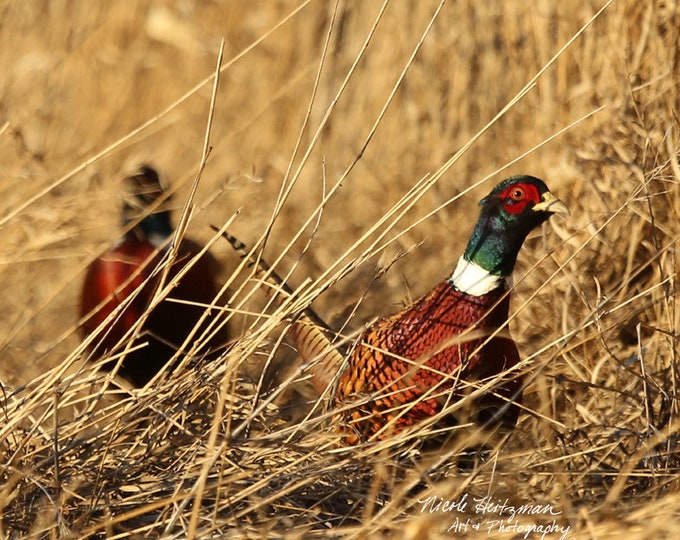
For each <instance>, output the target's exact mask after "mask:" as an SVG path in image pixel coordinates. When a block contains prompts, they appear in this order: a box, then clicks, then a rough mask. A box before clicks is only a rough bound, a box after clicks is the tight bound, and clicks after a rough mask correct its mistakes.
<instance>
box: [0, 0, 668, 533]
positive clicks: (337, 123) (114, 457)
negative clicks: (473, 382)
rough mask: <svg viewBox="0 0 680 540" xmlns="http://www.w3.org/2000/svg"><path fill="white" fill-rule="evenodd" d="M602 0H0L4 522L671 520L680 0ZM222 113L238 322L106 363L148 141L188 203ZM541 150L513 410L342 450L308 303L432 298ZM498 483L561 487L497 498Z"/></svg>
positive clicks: (319, 529) (313, 527)
mask: <svg viewBox="0 0 680 540" xmlns="http://www.w3.org/2000/svg"><path fill="white" fill-rule="evenodd" d="M603 6H604V2H576V1H575V0H569V1H564V2H549V1H548V2H524V3H518V2H516V3H507V2H502V1H500V0H499V1H497V2H485V3H476V2H448V3H444V4H443V5H442V6H441V10H440V11H438V10H439V9H440V4H439V3H438V2H436V1H434V2H420V1H415V0H414V1H401V0H400V1H392V2H386V3H385V4H384V5H383V4H380V3H377V2H359V1H351V0H350V1H347V2H341V3H339V4H337V5H336V4H333V3H330V4H329V3H325V2H287V1H281V2H277V3H274V2H268V1H267V2H264V1H262V2H247V3H246V2H242V3H220V2H205V3H200V4H199V3H196V4H194V3H192V2H171V1H169V0H168V1H163V2H148V1H145V0H137V1H133V2H126V3H118V4H113V5H112V6H110V7H109V8H106V9H105V8H104V7H101V8H98V7H94V6H93V5H91V4H90V3H88V2H72V3H58V2H44V3H40V2H31V3H22V2H10V3H8V4H6V5H5V6H4V7H2V8H0V12H1V13H2V17H1V20H2V22H1V23H0V25H1V26H0V28H2V33H1V34H0V40H1V41H2V42H3V43H4V44H5V47H0V61H1V63H0V66H2V67H1V68H0V71H1V72H2V73H3V77H1V78H0V167H1V170H2V180H0V209H1V213H0V216H1V217H0V228H1V229H2V237H3V242H2V245H1V246H0V260H1V261H2V265H1V266H0V275H1V279H2V283H3V289H4V291H5V294H3V296H2V300H0V302H2V306H1V309H0V313H2V319H1V320H2V325H1V326H0V351H1V357H2V362H0V384H1V390H2V394H1V395H0V416H1V417H2V421H1V422H0V475H1V477H2V482H1V483H0V508H1V509H2V513H1V515H2V520H1V522H0V523H1V530H2V534H3V535H4V536H6V537H12V538H16V537H24V536H32V537H54V538H58V537H105V536H106V537H121V538H122V537H186V536H192V537H209V536H213V537H215V536H216V537H258V538H267V537H271V538H276V537H287V538H288V537H290V538H296V537H297V538H301V537H305V538H306V537H322V536H323V537H326V536H342V537H344V536H350V537H383V536H388V537H395V538H414V539H415V538H438V537H439V538H448V537H452V536H456V535H462V534H463V533H464V534H465V535H466V536H467V537H471V538H476V537H479V538H513V537H516V536H523V535H524V533H525V529H522V528H521V527H531V526H538V525H544V526H546V525H547V524H550V523H551V522H552V521H553V520H554V522H555V526H556V527H561V528H562V529H560V530H553V531H551V532H549V533H548V534H546V535H545V538H561V537H563V536H562V532H564V531H567V528H568V533H567V534H566V536H564V537H565V538H571V537H573V538H607V537H612V536H615V535H616V536H621V535H625V537H626V538H635V539H643V538H655V539H657V538H674V537H676V536H677V534H678V521H679V520H678V518H679V517H680V491H679V486H678V478H680V471H679V470H678V467H679V466H680V459H679V455H678V435H677V434H678V427H679V424H678V423H679V421H680V420H679V417H678V396H677V386H678V376H679V373H678V368H677V365H678V362H677V345H676V342H677V332H678V330H677V328H678V327H679V321H678V319H679V317H680V314H679V313H678V309H677V306H676V293H677V283H676V267H677V263H676V253H675V249H676V242H677V237H678V233H679V232H680V228H679V226H678V212H679V210H680V194H679V193H678V182H679V181H680V164H679V158H678V154H679V153H680V125H679V123H678V110H680V107H679V105H680V89H679V88H678V81H680V61H679V51H680V46H679V45H678V43H679V41H680V40H679V37H680V36H679V34H680V6H679V5H678V4H677V2H671V1H661V0H654V1H650V2H637V1H633V0H614V1H613V2H611V3H610V4H609V5H607V7H606V8H605V9H604V10H603V11H602V12H601V13H599V14H598V10H600V8H602V7H603ZM596 14H597V15H596ZM430 23H431V26H429V25H430ZM223 36H224V38H225V54H224V61H223V63H222V71H221V74H220V86H219V89H218V91H217V93H216V94H215V105H214V107H213V108H212V109H211V107H210V100H211V91H212V80H211V79H210V77H211V75H212V74H213V73H214V70H215V63H216V58H217V53H218V51H219V49H220V40H221V38H222V37H223ZM572 38H573V42H572V43H571V44H570V45H569V47H567V48H566V49H564V50H562V48H563V46H564V45H565V44H567V43H568V42H569V41H570V40H572ZM560 51H561V52H560ZM536 75H538V77H537V78H535V79H534V77H535V76H536ZM525 90H526V92H525ZM501 112H502V114H500V115H499V113H501ZM210 114H212V118H213V125H212V131H211V134H210V147H211V151H210V153H209V156H208V160H207V164H206V167H205V170H204V171H203V172H202V174H201V175H200V183H199V184H198V190H197V192H196V194H195V196H194V197H193V199H191V202H192V203H193V205H194V206H193V212H192V213H191V219H190V225H189V232H188V234H189V235H190V236H192V237H194V238H198V239H199V240H200V241H202V242H204V243H205V242H208V241H211V240H212V241H214V244H213V245H212V251H213V253H215V255H216V256H217V257H218V258H219V259H220V260H221V261H222V262H223V264H224V271H223V279H224V283H225V284H228V285H229V287H230V289H231V290H232V291H233V295H232V298H231V302H230V304H229V305H228V306H227V307H226V309H225V311H224V316H225V318H229V319H230V324H231V325H232V328H233V329H234V332H233V333H234V335H239V336H242V337H241V338H240V339H239V340H237V341H236V342H235V343H233V344H232V347H231V348H230V349H229V351H228V352H227V353H226V354H225V355H224V356H223V357H222V358H221V359H220V360H218V361H215V362H211V363H209V364H199V366H198V367H196V368H193V367H192V368H188V367H186V365H185V364H186V363H183V364H182V365H180V366H179V367H178V369H177V370H175V371H174V372H173V373H172V374H167V373H166V374H163V375H162V376H161V377H160V378H159V379H158V380H157V381H155V382H154V383H152V384H151V385H149V386H148V387H147V388H144V389H142V390H139V391H137V390H129V389H128V388H125V385H121V384H120V383H119V382H118V381H116V380H112V379H107V377H106V376H105V375H103V374H101V373H99V372H97V371H96V369H95V368H94V367H93V366H92V365H91V364H89V363H87V362H86V361H85V355H84V354H83V348H82V347H81V346H80V343H79V339H78V337H77V332H76V331H75V330H76V328H77V324H78V321H77V320H76V313H77V309H76V305H77V298H78V290H79V285H80V282H81V280H82V277H83V271H84V269H85V267H86V265H87V264H88V263H89V262H90V261H91V260H92V259H93V258H94V257H96V256H97V255H98V254H99V253H100V252H102V251H103V250H104V249H106V247H107V246H108V245H109V244H110V243H111V242H113V241H115V239H116V238H117V237H118V235H119V234H120V230H119V228H118V224H117V208H118V201H119V196H120V193H119V189H120V182H119V179H120V178H121V177H122V176H123V174H125V172H127V171H128V170H129V169H130V167H133V166H135V165H137V164H139V163H140V162H152V163H154V164H155V165H156V166H157V167H158V168H159V170H160V171H161V172H163V173H164V174H165V176H166V178H167V179H168V180H169V181H170V182H171V183H172V184H173V189H176V191H177V195H176V197H175V199H174V200H175V201H177V204H178V207H177V212H176V221H177V220H178V219H179V216H180V214H181V210H182V208H181V206H182V204H183V203H184V202H186V201H189V200H190V196H189V193H190V189H191V185H192V181H193V179H194V177H195V176H196V172H197V170H198V168H199V163H200V161H201V152H202V147H203V140H204V135H205V131H206V124H207V121H208V117H209V115H210ZM520 172H524V173H528V174H534V175H537V176H540V177H542V178H544V179H545V180H546V182H547V183H548V185H549V186H550V188H551V190H552V191H553V192H554V193H556V194H557V195H558V196H559V197H560V198H561V199H563V200H565V201H566V202H567V203H568V204H569V206H570V208H571V211H572V214H571V216H570V217H569V218H568V219H564V220H553V221H552V222H551V223H550V224H549V225H547V226H545V227H544V229H543V234H539V235H535V236H534V237H533V238H532V239H530V240H529V241H528V242H527V245H526V246H525V248H524V249H523V251H522V254H521V255H520V264H519V269H518V271H517V273H516V279H515V283H516V291H515V293H516V296H515V298H514V302H513V307H512V311H513V313H514V317H513V320H512V322H511V329H512V332H513V335H514V336H515V338H516V340H517V342H518V343H519V346H520V351H521V352H522V354H523V357H524V358H525V361H524V363H523V365H522V369H524V370H526V373H527V381H528V385H527V389H526V391H525V396H526V399H525V406H526V411H525V413H524V414H523V415H522V416H521V418H520V421H519V424H518V426H517V429H516V430H515V432H514V433H513V434H512V435H511V436H510V437H509V438H507V439H506V440H504V441H501V442H500V443H499V444H498V445H497V446H496V447H495V449H494V451H493V452H492V453H491V455H490V456H489V457H488V458H487V459H486V460H485V461H482V462H479V461H478V462H475V463H474V464H473V465H472V466H470V467H459V465H460V459H459V457H458V454H459V452H458V450H457V449H455V448H452V449H449V450H447V451H443V452H440V453H434V454H426V455H423V454H421V453H420V452H418V451H417V450H415V449H413V448H411V446H409V445H404V444H403V441H398V440H395V441H392V442H391V443H390V444H381V445H375V446H367V447H361V448H354V449H342V448H338V447H337V446H336V444H335V435H334V433H333V431H332V430H330V429H328V427H327V424H326V422H325V419H324V417H323V415H321V416H318V415H317V416H315V415H312V416H309V417H307V416H305V414H304V412H305V411H308V410H309V406H310V403H303V404H301V405H297V406H294V403H296V402H294V401H293V398H294V397H295V396H296V397H295V399H296V400H297V402H300V401H305V400H306V399H308V393H306V391H305V388H304V383H299V382H298V381H297V379H299V378H300V376H301V375H303V374H300V373H295V372H290V371H286V369H285V365H286V361H287V360H285V359H290V358H291V357H292V356H293V355H292V353H291V351H290V348H289V347H288V345H286V342H285V340H282V331H283V330H284V329H285V324H286V320H287V317H288V316H289V315H290V314H291V313H294V312H295V311H296V310H299V309H300V308H302V307H305V306H307V305H308V304H310V303H311V302H313V305H314V307H315V309H316V310H317V312H319V313H320V314H321V315H323V316H324V317H326V318H327V319H328V320H332V321H333V324H334V326H336V327H338V328H340V327H342V326H343V325H345V324H346V326H345V327H344V331H345V332H346V333H347V334H348V335H350V334H351V333H352V332H354V331H358V330H360V329H361V328H362V326H363V324H365V323H366V322H368V321H370V320H372V319H373V318H375V317H377V316H380V315H384V314H386V313H387V312H390V311H393V310H395V309H396V308H397V306H398V305H399V304H400V303H402V302H406V301H408V300H409V299H411V298H414V297H417V296H418V295H420V294H422V293H423V292H425V291H426V290H427V289H428V288H430V287H431V286H432V285H433V284H434V283H436V282H437V281H438V280H440V279H441V278H442V277H444V276H445V275H447V274H448V273H449V272H450V269H451V267H452V265H453V262H454V261H455V260H456V258H457V256H458V254H459V252H460V250H461V249H462V247H463V245H464V243H465V241H466V239H467V234H468V233H469V231H470V229H471V227H472V224H473V221H474V219H476V209H475V207H474V204H475V203H476V201H477V200H478V199H479V198H480V197H481V196H482V195H483V194H485V193H486V192H487V191H488V189H489V188H490V186H491V185H492V184H493V182H495V181H498V180H500V179H501V178H503V177H505V176H508V175H510V174H514V173H520ZM491 176H493V179H490V177H491ZM482 182H484V185H482V186H481V187H479V186H480V185H481V184H482ZM237 212H238V215H236V213H237ZM227 223H229V230H230V231H232V232H233V233H234V234H236V235H237V236H239V237H240V238H242V239H243V240H246V241H247V242H248V243H249V244H251V245H252V246H254V247H256V248H257V249H258V250H262V253H263V254H264V256H265V257H266V258H267V260H268V261H269V262H270V263H272V264H273V265H275V266H276V268H277V271H279V273H281V274H282V275H285V276H288V278H289V283H290V284H291V285H293V286H297V288H296V291H295V295H294V297H293V298H292V299H291V300H290V301H289V302H287V303H286V304H285V305H284V307H283V308H278V307H277V306H275V305H273V304H270V303H269V298H268V297H267V296H266V295H264V294H263V291H262V289H263V285H262V283H260V282H259V281H258V280H256V279H252V278H251V277H250V276H251V275H252V269H251V268H249V267H248V266H247V265H245V264H242V261H241V260H240V259H238V257H236V256H235V255H234V254H233V253H231V250H230V248H229V247H228V245H227V243H226V242H224V241H222V240H221V239H220V238H218V235H217V234H216V233H215V232H214V231H213V230H212V229H211V227H210V225H215V226H217V227H218V228H219V227H222V226H223V225H225V224H227ZM170 296H171V292H170ZM197 339H201V337H200V336H199V337H197ZM294 392H295V393H294ZM300 396H303V397H300ZM301 411H302V412H301ZM487 496H488V497H491V499H490V501H491V502H492V503H494V504H502V503H503V502H504V501H506V500H507V503H506V504H507V505H513V506H514V507H515V509H516V510H517V509H519V508H520V507H521V506H522V505H525V509H526V508H528V507H527V506H526V505H533V506H532V507H531V508H533V509H534V510H536V512H535V513H534V514H522V513H519V514H517V515H516V516H515V515H514V514H512V513H511V512H510V511H509V510H503V509H499V507H498V506H496V507H489V509H488V510H489V511H488V512H486V513H484V512H481V509H482V508H481V507H477V506H475V505H474V504H472V502H471V501H472V500H473V498H478V499H483V498H484V497H487ZM461 501H462V502H465V501H467V502H468V504H467V506H466V507H465V508H461V506H465V505H464V504H459V506H458V507H455V508H448V511H445V509H444V508H445V507H446V505H444V504H443V503H444V502H448V503H450V504H452V503H454V502H458V503H461ZM437 503H442V504H440V505H439V506H437ZM538 505H541V507H540V508H539V507H538ZM449 506H450V505H449ZM537 508H538V509H537ZM550 509H551V510H552V512H549V511H548V510H550ZM513 516H514V517H515V518H516V519H513ZM513 523H514V524H515V529H512V528H511V527H512V525H513ZM473 525H477V528H473ZM503 527H506V528H505V529H504V528H503ZM561 531H562V532H561ZM528 534H530V535H534V536H533V537H536V538H540V537H541V534H542V533H541V530H539V529H535V530H532V531H529V533H528ZM528 537H532V536H528Z"/></svg>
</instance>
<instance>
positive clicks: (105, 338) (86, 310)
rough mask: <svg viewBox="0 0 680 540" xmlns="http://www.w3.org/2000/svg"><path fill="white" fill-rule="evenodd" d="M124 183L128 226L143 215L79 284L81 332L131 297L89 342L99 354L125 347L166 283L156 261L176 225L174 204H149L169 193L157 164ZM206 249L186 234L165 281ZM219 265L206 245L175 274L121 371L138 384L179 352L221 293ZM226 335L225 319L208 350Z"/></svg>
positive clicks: (92, 327) (160, 258)
mask: <svg viewBox="0 0 680 540" xmlns="http://www.w3.org/2000/svg"><path fill="white" fill-rule="evenodd" d="M125 191H126V193H125V200H124V203H123V212H122V214H123V215H122V221H123V226H124V227H126V228H127V227H130V226H132V224H133V223H134V222H135V221H137V220H139V218H140V217H141V218H142V219H141V220H140V221H139V223H137V224H136V225H134V226H132V228H131V229H130V230H129V231H127V232H126V233H125V235H124V236H123V237H122V238H121V240H120V241H119V242H118V243H117V244H116V245H115V246H113V247H112V248H110V249H109V250H108V251H106V252H105V253H104V254H102V255H101V256H100V257H98V258H97V259H96V260H95V261H93V262H92V263H91V264H90V266H89V267H88V269H87V273H86V276H85V281H84V283H83V288H82V292H81V304H80V315H81V317H86V319H85V321H84V323H83V325H82V327H81V331H82V334H83V337H85V336H88V335H89V334H92V333H94V332H95V331H96V330H97V328H98V327H99V325H100V324H101V323H103V322H104V321H105V320H106V318H107V317H108V316H109V315H110V314H111V313H112V312H113V311H114V310H115V309H117V308H119V306H121V305H122V304H123V303H126V302H127V305H126V307H124V308H123V309H122V311H121V312H120V314H119V315H118V316H116V317H115V319H114V320H113V321H112V322H111V323H110V324H108V325H106V326H105V327H104V328H103V329H102V330H100V332H99V334H98V335H97V336H96V337H95V339H94V341H93V345H92V347H91V350H90V352H91V354H92V358H94V359H97V358H98V357H102V356H103V355H104V354H111V353H120V352H122V351H123V350H124V347H125V341H126V340H124V339H123V338H124V337H125V335H126V334H127V333H128V331H129V330H130V329H131V328H132V327H133V326H134V325H135V324H136V323H137V321H139V319H140V318H142V317H143V316H144V313H145V311H146V310H147V308H148V307H149V305H150V302H151V300H152V298H153V296H154V293H155V291H156V289H157V288H158V286H159V285H160V279H161V274H162V271H159V270H160V269H159V268H158V266H159V264H160V263H161V262H162V261H163V260H164V258H165V256H166V252H167V250H168V249H169V247H170V240H171V236H172V235H173V233H174V230H173V227H172V224H171V221H170V212H169V210H166V209H153V210H151V212H152V213H149V211H150V207H151V206H152V205H154V204H155V203H156V202H157V201H158V199H159V198H160V197H162V196H163V194H164V189H163V186H162V184H161V181H160V178H159V176H158V173H157V172H156V171H155V170H154V169H152V168H151V167H149V166H143V167H141V169H140V170H139V171H138V172H137V173H135V174H133V175H132V176H130V177H128V178H126V179H125ZM161 208H162V205H161ZM142 216H143V217H142ZM200 250H201V247H200V246H199V245H198V244H197V243H195V242H192V241H191V240H189V239H182V241H181V243H180V246H179V249H178V253H177V257H176V259H175V261H174V262H173V264H172V266H171V268H170V271H169V272H168V276H167V279H166V282H165V283H166V284H168V283H173V282H174V281H175V280H176V277H177V275H178V273H179V272H180V271H182V269H183V268H184V267H185V266H186V265H187V264H188V263H190V261H191V259H192V258H193V257H194V256H195V255H196V254H198V253H199V252H200ZM217 270H218V263H217V261H216V260H215V259H214V258H213V257H212V255H211V254H210V253H208V252H206V253H205V254H204V255H203V256H202V257H200V258H199V259H198V260H197V261H196V262H195V263H194V264H193V266H191V268H189V269H188V271H187V273H186V274H185V275H183V276H182V277H181V279H179V280H177V281H176V284H175V285H174V288H173V289H172V291H171V292H170V294H169V295H168V297H166V298H165V299H164V300H163V301H161V302H160V303H159V304H158V305H157V306H156V307H155V308H154V309H153V310H152V311H151V312H150V313H148V314H147V318H146V320H145V322H144V324H143V326H142V328H141V331H140V333H139V335H138V338H137V340H136V341H135V346H139V345H140V344H142V343H145V342H146V343H147V345H145V346H142V347H141V348H139V349H138V350H134V351H131V352H129V353H127V356H126V357H125V359H124V361H123V362H122V365H121V366H120V369H119V371H118V373H119V374H120V375H121V376H122V377H124V378H126V379H128V380H129V381H130V382H131V383H132V384H134V385H135V386H143V385H145V384H146V383H147V382H149V381H150V380H151V379H152V378H153V377H154V375H156V373H158V372H159V371H160V370H161V368H162V367H163V366H164V365H165V364H166V363H167V362H168V361H169V360H170V359H171V358H172V357H173V355H174V354H175V353H176V352H177V350H178V348H179V347H180V346H181V345H182V343H183V342H184V340H185V339H186V338H187V337H188V336H189V335H190V334H191V333H192V332H193V331H194V329H195V327H196V326H197V325H198V324H199V321H200V319H201V317H202V316H203V314H204V312H205V309H206V308H205V305H207V304H210V303H211V302H213V300H214V299H215V297H216V296H217V294H218V291H219V288H218V287H217V285H216V272H217ZM171 298H172V299H177V300H184V301H188V302H192V303H193V304H194V305H189V304H186V303H178V302H175V301H173V300H170V299H171ZM212 319H214V315H212V316H211V317H208V318H207V320H206V321H204V322H203V323H201V325H200V327H199V328H198V329H197V331H196V332H195V334H194V336H196V337H198V336H200V335H201V331H202V330H204V329H205V328H206V327H207V325H208V322H209V321H211V320H212ZM227 339H228V334H227V331H226V328H225V327H222V328H221V329H220V330H219V331H218V332H217V333H216V334H215V335H214V336H213V337H212V338H211V339H210V342H209V345H208V349H209V351H207V352H212V353H214V352H215V351H216V350H217V349H218V348H219V347H222V346H224V345H225V343H226V342H227ZM201 352H204V351H201ZM115 363H116V362H115V360H112V361H111V362H109V363H107V364H106V367H107V369H111V368H113V366H114V365H115Z"/></svg>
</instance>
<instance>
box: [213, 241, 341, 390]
mask: <svg viewBox="0 0 680 540" xmlns="http://www.w3.org/2000/svg"><path fill="white" fill-rule="evenodd" d="M222 236H223V237H224V238H225V240H227V241H228V242H229V244H230V245H231V247H232V248H233V249H234V251H236V252H237V253H238V254H239V255H240V256H241V257H242V258H245V259H248V262H249V263H250V264H252V265H255V266H256V270H257V276H258V277H259V278H261V279H263V280H264V281H266V282H267V283H269V284H270V285H272V286H274V287H275V288H276V289H278V290H280V291H283V292H284V293H286V294H288V295H293V294H294V291H293V289H291V287H290V286H289V285H288V284H287V283H285V282H284V280H283V279H281V277H280V276H279V275H278V274H277V273H276V271H275V270H273V269H272V268H271V267H270V266H269V264H267V262H266V261H265V260H264V259H263V258H262V257H254V256H253V255H252V254H251V253H250V250H249V249H248V246H247V245H246V244H245V243H243V242H241V241H240V240H239V239H238V238H236V237H234V236H232V235H231V234H229V233H227V232H224V233H223V234H222ZM290 335H291V337H292V338H293V340H294V342H295V345H296V346H297V349H298V353H299V354H300V358H301V359H302V361H303V362H305V363H307V364H308V365H309V372H310V374H311V379H310V382H311V383H312V385H313V386H314V388H315V389H316V390H317V391H318V392H319V393H324V392H325V391H326V390H327V389H328V388H329V386H331V385H332V384H333V382H334V381H335V380H336V379H337V374H338V371H339V370H340V368H341V367H342V366H343V364H344V359H345V356H346V351H345V344H344V343H343V342H342V341H341V340H339V339H338V335H337V334H336V333H335V332H334V331H333V330H332V329H331V328H330V327H329V326H328V324H326V322H325V321H324V320H323V319H322V318H321V317H319V315H317V313H316V312H315V311H314V310H313V309H312V308H311V307H309V306H308V307H306V308H304V309H303V310H302V311H300V312H299V313H298V314H297V315H295V317H294V319H293V321H292V325H291V329H290Z"/></svg>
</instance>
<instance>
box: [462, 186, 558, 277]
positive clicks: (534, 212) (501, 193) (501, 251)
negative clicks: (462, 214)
mask: <svg viewBox="0 0 680 540" xmlns="http://www.w3.org/2000/svg"><path fill="white" fill-rule="evenodd" d="M479 205H480V206H481V207H482V210H481V212H480V215H479V220H478V221H477V225H476V226H475V229H474V230H473V231H472V235H471V237H470V241H469V242H468V245H467V248H466V249H465V254H464V255H463V258H464V259H465V260H467V261H470V262H473V263H475V264H476V265H477V266H479V267H481V268H483V269H484V270H486V271H487V272H488V273H489V274H492V275H495V276H509V275H510V274H511V273H512V270H513V268H514V266H515V262H516V261H517V255H518V253H519V250H520V248H521V247H522V243H523V242H524V239H525V238H526V237H527V235H528V234H529V233H530V232H531V231H532V230H533V229H535V228H536V227H538V226H539V225H540V224H541V223H543V222H544V221H547V220H548V218H549V217H550V216H551V215H553V214H568V213H569V210H568V209H567V207H566V205H565V204H564V203H563V202H562V201H560V200H559V199H557V198H556V197H555V196H554V195H553V194H552V193H550V191H549V190H548V186H546V185H545V184H544V183H543V181H542V180H539V179H538V178H535V177H533V176H513V177H511V178H508V179H506V180H503V181H502V182H501V183H500V184H498V185H497V186H496V187H495V188H494V189H493V191H492V192H491V193H489V194H488V195H487V196H486V197H484V198H483V199H482V200H481V201H480V203H479Z"/></svg>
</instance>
